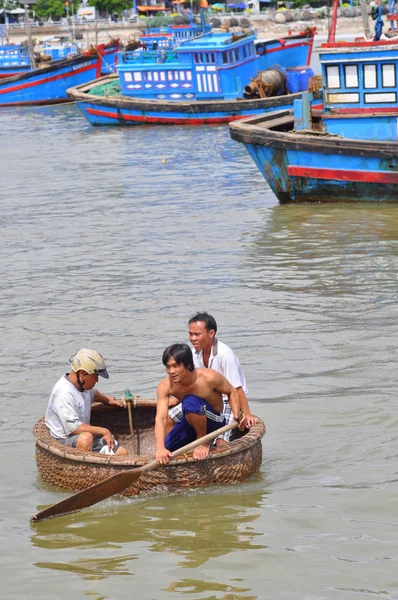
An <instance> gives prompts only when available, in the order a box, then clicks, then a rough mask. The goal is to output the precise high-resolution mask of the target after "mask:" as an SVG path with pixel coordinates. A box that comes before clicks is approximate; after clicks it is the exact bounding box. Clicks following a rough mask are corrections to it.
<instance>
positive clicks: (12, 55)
mask: <svg viewBox="0 0 398 600" xmlns="http://www.w3.org/2000/svg"><path fill="white" fill-rule="evenodd" d="M30 70H31V64H30V57H29V47H28V45H27V44H10V43H9V41H8V39H7V32H6V30H5V29H4V27H3V26H2V25H0V78H3V77H13V76H14V75H20V74H21V73H27V72H28V71H30Z"/></svg>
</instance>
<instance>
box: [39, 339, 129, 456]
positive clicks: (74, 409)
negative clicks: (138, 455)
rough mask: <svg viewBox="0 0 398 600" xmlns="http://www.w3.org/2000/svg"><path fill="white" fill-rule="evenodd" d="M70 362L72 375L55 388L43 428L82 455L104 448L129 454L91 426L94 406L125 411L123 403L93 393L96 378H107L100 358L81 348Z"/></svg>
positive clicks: (100, 429) (92, 351)
mask: <svg viewBox="0 0 398 600" xmlns="http://www.w3.org/2000/svg"><path fill="white" fill-rule="evenodd" d="M70 362H71V363H72V369H71V372H70V373H67V374H66V375H63V376H62V377H61V379H60V380H59V381H58V382H57V383H56V384H55V386H54V388H53V390H52V392H51V397H50V401H49V403H48V407H47V412H46V425H47V427H48V428H49V430H50V433H51V435H52V437H53V438H55V439H56V440H57V441H58V442H60V443H61V444H65V445H66V446H70V447H72V448H76V449H77V450H82V451H84V452H90V451H91V452H100V451H101V450H102V449H103V448H104V446H105V445H106V446H107V447H108V448H107V449H108V452H109V453H113V454H118V455H126V454H128V451H127V450H126V448H123V447H122V446H119V445H118V444H117V442H116V441H115V439H114V437H113V435H112V434H111V432H110V431H109V429H106V428H105V427H97V426H93V425H90V414H91V404H92V403H93V402H102V404H107V405H110V406H112V405H113V406H119V407H121V408H124V403H123V402H119V401H117V400H116V399H115V398H114V397H113V396H105V394H102V393H101V392H100V391H99V390H96V389H94V388H95V384H96V383H97V382H98V377H99V376H101V377H104V378H105V379H108V378H109V375H108V371H107V368H106V365H105V361H104V359H103V357H102V356H101V354H99V353H98V352H96V351H95V350H88V349H87V348H82V349H81V350H79V352H77V354H75V355H74V356H72V358H71V359H70Z"/></svg>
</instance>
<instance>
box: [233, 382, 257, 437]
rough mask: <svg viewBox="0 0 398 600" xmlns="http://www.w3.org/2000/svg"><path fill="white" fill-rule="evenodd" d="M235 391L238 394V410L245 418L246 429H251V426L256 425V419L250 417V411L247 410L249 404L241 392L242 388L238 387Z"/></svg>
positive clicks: (252, 416)
mask: <svg viewBox="0 0 398 600" xmlns="http://www.w3.org/2000/svg"><path fill="white" fill-rule="evenodd" d="M236 391H237V392H238V395H239V406H240V409H241V411H242V412H243V414H244V415H245V417H246V424H247V425H248V427H251V426H252V425H255V424H256V423H258V418H257V417H255V416H254V415H252V413H251V410H250V408H249V402H248V400H247V398H246V394H245V392H244V391H243V388H242V387H238V388H236Z"/></svg>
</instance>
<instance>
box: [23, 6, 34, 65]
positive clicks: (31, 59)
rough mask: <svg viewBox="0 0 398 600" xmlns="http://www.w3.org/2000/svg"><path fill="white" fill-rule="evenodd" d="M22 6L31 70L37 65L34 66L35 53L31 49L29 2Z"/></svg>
mask: <svg viewBox="0 0 398 600" xmlns="http://www.w3.org/2000/svg"><path fill="white" fill-rule="evenodd" d="M24 8H25V27H26V34H27V36H28V50H29V60H30V66H31V68H32V70H36V69H37V66H36V61H35V53H34V50H33V42H32V31H31V29H30V22H29V4H24Z"/></svg>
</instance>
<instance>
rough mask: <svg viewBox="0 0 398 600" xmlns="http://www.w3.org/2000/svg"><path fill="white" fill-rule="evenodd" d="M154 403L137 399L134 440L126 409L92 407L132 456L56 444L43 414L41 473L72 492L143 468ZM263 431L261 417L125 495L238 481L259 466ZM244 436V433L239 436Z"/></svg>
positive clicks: (38, 438) (150, 444)
mask: <svg viewBox="0 0 398 600" xmlns="http://www.w3.org/2000/svg"><path fill="white" fill-rule="evenodd" d="M155 414H156V401H154V400H147V399H144V398H138V399H136V400H135V407H134V408H133V423H134V443H135V448H136V449H137V454H133V448H134V446H133V439H132V438H131V435H130V430H129V422H128V416H127V411H126V410H124V409H118V408H108V407H103V406H102V405H100V406H93V410H92V419H91V422H92V424H95V425H101V426H103V427H107V428H109V429H110V430H111V432H112V433H113V435H114V436H115V438H116V439H117V440H118V442H119V443H120V444H121V445H122V446H125V447H126V448H127V449H128V450H129V456H121V457H118V456H109V455H103V454H98V453H93V452H81V451H79V450H76V449H74V448H68V447H66V446H64V445H62V444H60V443H59V442H56V441H55V440H54V439H53V438H52V437H51V435H50V433H49V431H48V429H47V427H46V425H45V423H44V417H43V418H41V419H40V420H39V421H38V422H37V423H36V425H35V428H34V431H33V433H34V437H35V442H36V462H37V468H38V471H39V474H40V477H41V479H42V480H43V481H45V482H46V483H49V484H50V485H53V486H56V487H59V488H64V489H68V490H75V491H79V490H83V489H85V488H87V487H89V486H91V485H94V484H95V483H99V482H100V481H102V480H103V479H106V478H107V477H110V476H111V475H114V474H116V473H119V472H120V471H121V470H125V469H134V468H137V467H141V466H143V465H145V464H147V463H148V462H150V461H151V460H153V459H154V452H155V444H154V433H153V429H154V423H155ZM264 434H265V427H264V424H263V422H262V421H260V422H259V423H258V424H257V425H255V426H253V427H251V428H250V431H248V432H247V433H245V434H244V435H241V436H240V437H238V438H237V439H235V440H233V441H232V442H231V443H230V444H229V445H228V446H225V447H223V448H217V449H213V450H212V452H211V455H210V456H209V457H208V458H207V459H205V460H200V461H198V460H194V459H193V458H192V454H190V455H184V456H180V457H178V458H176V459H175V460H174V461H173V464H169V465H167V466H162V467H159V468H158V469H155V470H151V471H147V472H144V473H143V474H142V475H141V477H140V478H139V479H138V480H137V481H136V482H134V484H133V485H131V486H130V487H128V488H127V489H126V490H124V491H123V493H122V495H123V496H135V495H137V494H139V493H140V492H142V491H151V492H152V491H153V492H160V491H162V490H165V489H170V488H171V489H180V488H195V487H199V486H205V485H219V484H224V483H239V482H241V481H244V480H245V479H247V478H248V477H249V476H250V475H252V474H253V473H255V472H256V471H257V470H258V469H259V468H260V465H261V460H262V446H261V438H262V437H263V436H264ZM238 435H240V434H238Z"/></svg>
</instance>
